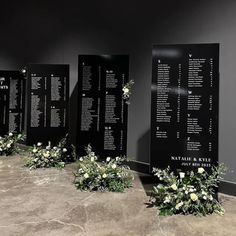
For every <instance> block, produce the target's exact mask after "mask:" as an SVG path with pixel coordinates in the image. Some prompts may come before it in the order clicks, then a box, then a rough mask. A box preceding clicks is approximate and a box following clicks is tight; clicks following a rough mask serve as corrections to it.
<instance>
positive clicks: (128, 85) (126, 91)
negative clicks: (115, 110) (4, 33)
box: [122, 80, 134, 104]
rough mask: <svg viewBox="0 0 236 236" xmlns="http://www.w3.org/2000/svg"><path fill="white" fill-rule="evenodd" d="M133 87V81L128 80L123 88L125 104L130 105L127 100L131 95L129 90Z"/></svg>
mask: <svg viewBox="0 0 236 236" xmlns="http://www.w3.org/2000/svg"><path fill="white" fill-rule="evenodd" d="M133 85H134V81H133V80H130V81H129V82H128V83H126V84H125V85H124V86H123V88H122V91H123V95H122V97H123V99H124V100H125V101H126V104H130V102H129V99H130V95H131V88H132V86H133Z"/></svg>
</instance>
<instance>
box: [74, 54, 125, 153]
mask: <svg viewBox="0 0 236 236" xmlns="http://www.w3.org/2000/svg"><path fill="white" fill-rule="evenodd" d="M78 75H79V82H78V96H79V114H78V140H77V150H78V154H79V155H84V147H85V146H87V145H88V144H89V143H90V144H91V145H92V147H93V149H94V150H95V151H96V153H97V154H99V155H100V156H101V157H105V156H111V157H115V156H119V155H126V149H127V116H128V107H127V104H126V103H125V102H124V100H123V99H122V93H123V92H122V88H123V86H124V84H125V83H127V82H128V76H129V56H128V55H80V56H79V74H78Z"/></svg>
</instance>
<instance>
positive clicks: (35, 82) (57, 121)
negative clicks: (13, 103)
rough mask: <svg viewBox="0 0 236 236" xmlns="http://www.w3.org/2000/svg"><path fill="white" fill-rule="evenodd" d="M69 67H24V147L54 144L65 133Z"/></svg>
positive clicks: (36, 65) (46, 65) (37, 65)
mask: <svg viewBox="0 0 236 236" xmlns="http://www.w3.org/2000/svg"><path fill="white" fill-rule="evenodd" d="M68 106H69V65H51V64H31V65H28V66H27V126H26V136H27V138H26V144H27V145H32V144H35V143H37V142H42V143H44V144H47V142H48V141H51V143H52V144H53V145H55V144H57V143H58V142H59V141H60V140H61V139H62V138H63V137H65V135H66V134H67V133H68Z"/></svg>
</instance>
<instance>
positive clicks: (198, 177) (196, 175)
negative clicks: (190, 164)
mask: <svg viewBox="0 0 236 236" xmlns="http://www.w3.org/2000/svg"><path fill="white" fill-rule="evenodd" d="M225 171H226V168H225V166H224V165H223V164H220V165H219V166H218V167H212V169H211V172H210V173H211V174H209V173H208V172H206V171H205V169H204V168H202V167H201V168H198V170H197V171H196V172H194V171H190V172H187V173H185V172H179V173H178V175H176V174H174V172H171V171H170V168H167V169H164V170H161V169H156V168H154V170H153V172H154V175H155V176H157V177H158V179H159V181H160V184H158V185H157V186H155V187H154V189H153V194H152V197H151V202H152V204H154V205H155V206H157V207H158V209H159V211H160V212H159V214H160V215H173V214H184V215H186V214H193V215H198V216H206V215H207V214H212V213H217V214H219V215H223V214H224V208H223V207H222V206H221V204H220V203H219V202H218V201H217V199H216V189H217V187H218V185H219V182H220V180H222V177H221V176H222V175H223V174H224V173H225Z"/></svg>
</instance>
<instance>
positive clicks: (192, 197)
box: [190, 193, 198, 202]
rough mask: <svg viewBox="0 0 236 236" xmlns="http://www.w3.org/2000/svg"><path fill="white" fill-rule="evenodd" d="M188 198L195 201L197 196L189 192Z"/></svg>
mask: <svg viewBox="0 0 236 236" xmlns="http://www.w3.org/2000/svg"><path fill="white" fill-rule="evenodd" d="M190 198H191V200H192V201H193V202H196V201H197V200H198V196H197V195H196V194H195V193H191V194H190Z"/></svg>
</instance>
